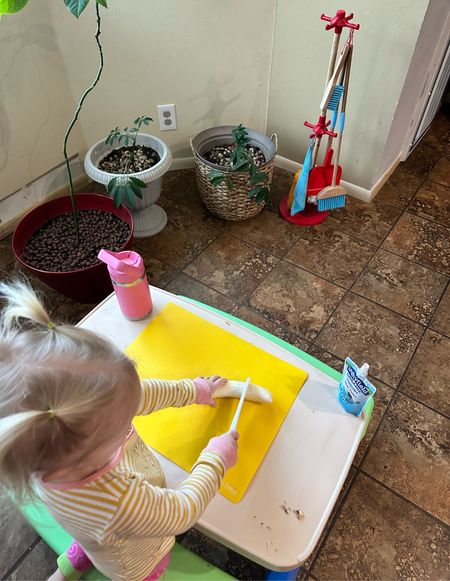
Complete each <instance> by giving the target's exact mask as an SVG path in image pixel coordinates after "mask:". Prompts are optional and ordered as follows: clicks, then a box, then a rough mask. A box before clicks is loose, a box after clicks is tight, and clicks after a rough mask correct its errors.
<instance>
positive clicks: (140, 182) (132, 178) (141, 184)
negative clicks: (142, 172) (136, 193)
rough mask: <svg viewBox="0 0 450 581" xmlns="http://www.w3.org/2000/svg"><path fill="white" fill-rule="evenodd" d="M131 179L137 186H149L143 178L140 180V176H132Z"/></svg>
mask: <svg viewBox="0 0 450 581" xmlns="http://www.w3.org/2000/svg"><path fill="white" fill-rule="evenodd" d="M130 181H131V182H133V184H136V185H137V186H139V187H140V188H146V187H147V184H146V183H145V182H143V181H142V180H140V179H139V178H135V177H130Z"/></svg>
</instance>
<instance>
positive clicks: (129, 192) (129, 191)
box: [123, 184, 135, 208]
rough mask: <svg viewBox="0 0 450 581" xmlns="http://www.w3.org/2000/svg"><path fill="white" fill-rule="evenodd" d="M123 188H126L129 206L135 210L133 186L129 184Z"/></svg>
mask: <svg viewBox="0 0 450 581" xmlns="http://www.w3.org/2000/svg"><path fill="white" fill-rule="evenodd" d="M123 187H124V188H125V197H126V200H127V202H128V204H129V205H130V206H131V208H134V206H135V202H134V195H133V190H132V188H131V184H128V186H123Z"/></svg>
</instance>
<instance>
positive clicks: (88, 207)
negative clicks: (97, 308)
mask: <svg viewBox="0 0 450 581" xmlns="http://www.w3.org/2000/svg"><path fill="white" fill-rule="evenodd" d="M27 3H28V0H0V14H2V13H13V12H18V11H19V10H21V9H22V8H24V7H25V6H26V4H27ZM64 3H65V4H66V6H67V8H68V9H69V10H70V12H71V13H72V14H73V15H74V16H76V17H77V18H78V17H79V16H80V14H81V13H82V12H83V10H84V9H85V8H86V6H87V4H88V3H89V0H64ZM100 6H103V7H104V8H106V7H107V0H95V12H96V21H97V27H96V32H95V40H96V43H97V47H98V51H99V61H100V62H99V68H98V71H97V74H96V77H95V79H94V81H93V82H92V83H91V85H90V86H89V87H88V88H87V89H86V91H85V92H84V93H83V95H82V96H81V98H80V101H79V103H78V106H77V108H76V110H75V113H74V116H73V119H72V121H71V122H70V124H69V127H68V129H67V131H66V134H65V136H64V145H63V153H64V160H65V164H66V168H67V174H68V183H69V192H70V196H64V197H61V198H57V199H54V200H51V201H48V202H45V203H44V204H42V205H40V206H38V207H37V208H34V209H33V210H31V212H29V213H28V214H27V215H26V216H25V217H24V218H22V220H21V221H20V222H19V224H18V226H17V228H16V230H15V232H14V235H13V251H14V254H15V256H16V258H17V260H18V261H19V262H20V263H21V264H22V265H23V266H24V267H25V268H27V269H28V270H30V271H31V272H33V273H34V274H35V275H36V276H37V277H38V278H40V279H41V280H42V281H43V282H45V283H46V284H47V285H48V286H50V287H52V288H54V289H56V290H58V291H59V292H61V293H62V294H64V295H66V296H68V297H70V298H73V299H75V300H78V301H80V302H88V303H89V302H97V301H99V300H100V299H102V298H104V297H105V296H106V295H107V294H109V293H110V292H111V290H112V286H111V282H110V278H109V275H108V271H107V267H106V265H105V264H103V263H101V262H100V261H99V260H98V259H97V254H98V251H99V250H100V248H107V249H110V250H116V251H120V250H126V249H129V248H131V244H132V240H133V220H132V217H131V214H130V212H129V211H128V210H127V209H126V208H125V207H123V206H122V207H120V208H117V207H116V206H115V205H114V203H113V201H112V200H111V199H110V198H109V197H107V196H102V195H99V194H77V195H76V196H75V194H74V191H73V183H72V174H71V170H70V165H69V158H68V154H67V145H68V139H69V137H70V134H71V131H72V129H73V127H74V125H75V123H76V122H77V119H78V116H79V114H80V111H81V109H82V106H83V103H84V101H85V99H86V97H87V95H88V94H89V93H90V92H91V91H92V90H93V89H94V87H95V86H96V84H97V83H98V81H99V79H100V77H101V74H102V71H103V49H102V45H101V43H100V34H101V17H100Z"/></svg>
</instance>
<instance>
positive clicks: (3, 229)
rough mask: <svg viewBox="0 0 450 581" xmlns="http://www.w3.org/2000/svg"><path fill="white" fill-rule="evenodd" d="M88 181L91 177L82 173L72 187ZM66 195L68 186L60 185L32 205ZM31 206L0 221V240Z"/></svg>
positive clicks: (84, 184) (77, 186)
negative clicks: (5, 220) (6, 220)
mask: <svg viewBox="0 0 450 581" xmlns="http://www.w3.org/2000/svg"><path fill="white" fill-rule="evenodd" d="M89 183H91V179H90V178H89V177H88V176H87V174H82V175H80V176H78V177H76V178H74V179H73V187H74V189H77V190H78V189H80V188H84V187H85V186H87V185H88V184H89ZM67 195H69V187H68V186H62V187H61V188H58V189H57V190H55V191H54V192H51V193H50V194H48V195H46V196H45V198H44V199H42V200H40V201H39V204H35V206H33V207H36V206H37V205H40V204H43V203H44V202H48V201H49V200H53V199H54V198H61V197H62V196H67ZM33 207H31V208H26V209H24V210H23V211H22V212H21V213H20V214H18V215H17V216H15V217H14V218H13V219H12V220H9V221H8V222H2V223H0V240H1V239H2V238H5V236H8V235H9V234H12V233H13V232H14V230H15V229H16V226H17V224H18V223H19V222H20V220H22V218H23V217H24V216H25V214H28V212H30V210H32V209H33Z"/></svg>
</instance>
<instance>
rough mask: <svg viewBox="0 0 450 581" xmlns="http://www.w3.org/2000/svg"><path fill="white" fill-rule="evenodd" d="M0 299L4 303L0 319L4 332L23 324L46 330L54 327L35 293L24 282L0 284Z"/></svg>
mask: <svg viewBox="0 0 450 581" xmlns="http://www.w3.org/2000/svg"><path fill="white" fill-rule="evenodd" d="M0 297H2V298H3V299H4V300H5V302H6V306H5V307H4V309H3V312H2V317H1V324H2V327H3V330H4V331H6V332H8V331H11V330H13V329H14V328H17V327H19V328H21V327H22V326H23V323H24V322H27V323H31V324H38V325H44V326H46V327H47V328H48V329H54V328H55V327H56V325H55V324H54V323H53V322H52V320H51V319H50V315H49V314H48V313H47V311H46V310H45V307H44V305H43V304H42V302H41V301H40V300H39V299H38V297H37V295H36V293H35V292H34V291H33V289H32V288H31V287H30V286H29V285H28V284H26V283H25V282H21V281H14V282H11V283H4V282H3V283H0Z"/></svg>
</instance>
